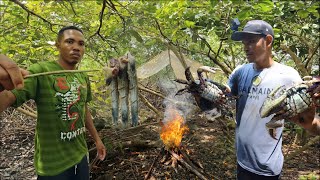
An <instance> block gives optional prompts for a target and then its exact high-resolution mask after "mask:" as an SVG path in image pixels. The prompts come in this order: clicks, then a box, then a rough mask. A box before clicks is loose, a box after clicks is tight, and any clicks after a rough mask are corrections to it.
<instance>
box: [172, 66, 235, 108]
mask: <svg viewBox="0 0 320 180" xmlns="http://www.w3.org/2000/svg"><path fill="white" fill-rule="evenodd" d="M218 70H220V69H218V68H213V67H209V66H201V67H199V68H198V70H197V75H198V78H199V80H195V79H194V77H193V76H192V73H191V71H190V67H188V68H186V70H185V76H186V79H187V80H183V79H176V80H175V81H176V82H178V83H181V84H185V85H186V87H185V88H183V89H180V90H179V91H178V92H177V93H176V95H181V94H183V93H185V92H189V93H191V94H193V95H195V96H200V97H202V98H203V99H205V100H204V101H202V104H200V105H199V106H200V108H201V109H203V110H209V109H212V108H213V107H218V108H219V109H223V107H224V105H225V102H226V95H225V94H226V92H230V88H229V87H228V86H226V85H222V84H220V83H217V82H214V81H209V80H206V79H205V78H204V77H203V72H210V73H216V71H218Z"/></svg>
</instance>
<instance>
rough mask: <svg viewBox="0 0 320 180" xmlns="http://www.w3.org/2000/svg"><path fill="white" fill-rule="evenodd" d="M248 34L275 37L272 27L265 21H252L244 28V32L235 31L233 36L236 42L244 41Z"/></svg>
mask: <svg viewBox="0 0 320 180" xmlns="http://www.w3.org/2000/svg"><path fill="white" fill-rule="evenodd" d="M246 34H260V35H265V36H266V35H268V34H270V35H272V37H274V33H273V29H272V26H271V25H270V24H269V23H267V22H265V21H263V20H251V21H248V22H247V24H246V25H245V26H244V28H243V31H235V32H233V34H232V35H231V39H232V40H234V41H242V40H243V39H244V37H245V35H246Z"/></svg>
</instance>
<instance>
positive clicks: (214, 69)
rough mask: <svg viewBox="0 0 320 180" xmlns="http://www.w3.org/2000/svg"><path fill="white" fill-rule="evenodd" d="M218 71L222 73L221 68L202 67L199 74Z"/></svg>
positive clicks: (198, 71)
mask: <svg viewBox="0 0 320 180" xmlns="http://www.w3.org/2000/svg"><path fill="white" fill-rule="evenodd" d="M216 71H221V69H219V68H214V67H209V66H201V67H199V68H198V70H197V73H198V74H200V73H202V72H211V73H216Z"/></svg>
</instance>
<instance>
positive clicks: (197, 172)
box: [169, 150, 208, 180]
mask: <svg viewBox="0 0 320 180" xmlns="http://www.w3.org/2000/svg"><path fill="white" fill-rule="evenodd" d="M169 152H170V154H171V155H172V156H173V157H174V158H176V159H177V160H178V161H179V162H180V163H181V164H183V165H184V166H185V167H186V168H187V169H189V170H190V171H192V172H193V173H194V174H196V175H197V176H198V177H199V178H201V179H203V180H208V178H206V177H205V176H204V175H202V174H201V173H200V172H199V171H198V170H197V169H196V168H194V167H192V166H191V165H189V164H188V163H186V162H185V161H184V160H183V158H182V157H180V156H179V155H178V154H176V153H175V152H173V151H172V150H170V151H169Z"/></svg>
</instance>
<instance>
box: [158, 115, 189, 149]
mask: <svg viewBox="0 0 320 180" xmlns="http://www.w3.org/2000/svg"><path fill="white" fill-rule="evenodd" d="M169 115H170V117H169V118H170V119H169V120H168V122H166V123H165V124H163V126H162V128H161V134H160V138H161V139H162V141H163V143H164V145H165V146H166V147H167V148H174V147H179V146H180V143H181V140H182V136H183V134H184V133H185V132H186V131H188V130H189V128H188V127H187V126H186V125H185V124H184V120H183V117H182V116H181V115H180V114H179V113H178V112H177V111H175V110H172V111H170V114H169ZM171 118H172V119H171Z"/></svg>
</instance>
